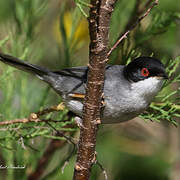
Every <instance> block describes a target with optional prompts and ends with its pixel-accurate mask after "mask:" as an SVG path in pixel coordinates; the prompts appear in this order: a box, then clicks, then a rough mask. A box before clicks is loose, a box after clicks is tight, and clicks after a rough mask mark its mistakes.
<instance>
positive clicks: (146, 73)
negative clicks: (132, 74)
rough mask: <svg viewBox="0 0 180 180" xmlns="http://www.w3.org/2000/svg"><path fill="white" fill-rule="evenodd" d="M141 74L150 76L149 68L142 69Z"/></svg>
mask: <svg viewBox="0 0 180 180" xmlns="http://www.w3.org/2000/svg"><path fill="white" fill-rule="evenodd" d="M141 75H142V76H144V77H147V76H149V71H148V69H147V68H142V70H141Z"/></svg>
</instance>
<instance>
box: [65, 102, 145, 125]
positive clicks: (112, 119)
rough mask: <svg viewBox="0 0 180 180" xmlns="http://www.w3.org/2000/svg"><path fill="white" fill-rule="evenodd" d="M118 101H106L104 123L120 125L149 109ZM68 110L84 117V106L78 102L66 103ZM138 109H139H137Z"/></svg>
mask: <svg viewBox="0 0 180 180" xmlns="http://www.w3.org/2000/svg"><path fill="white" fill-rule="evenodd" d="M120 102H121V103H119V102H118V101H111V100H105V107H104V109H103V111H102V123H103V124H111V123H120V122H124V121H128V120H131V119H133V118H135V117H136V116H138V115H139V114H140V113H141V112H143V111H144V110H145V109H146V108H147V106H148V105H147V104H143V102H141V104H140V102H134V103H132V102H127V101H126V100H124V101H123V99H121V101H120ZM66 106H67V108H68V109H69V110H70V111H72V112H74V113H75V114H77V115H78V116H80V117H82V111H83V104H82V102H80V101H77V100H70V101H67V102H66ZM137 107H138V108H137Z"/></svg>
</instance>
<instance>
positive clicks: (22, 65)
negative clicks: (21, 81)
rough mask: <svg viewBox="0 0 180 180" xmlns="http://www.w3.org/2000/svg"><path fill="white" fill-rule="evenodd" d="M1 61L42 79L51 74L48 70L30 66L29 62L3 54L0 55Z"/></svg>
mask: <svg viewBox="0 0 180 180" xmlns="http://www.w3.org/2000/svg"><path fill="white" fill-rule="evenodd" d="M0 61H2V62H3V63H6V64H8V65H11V66H13V67H16V68H18V69H20V70H23V71H26V72H30V73H33V74H35V75H38V76H40V77H42V76H43V75H47V74H48V73H49V72H50V71H49V70H48V69H46V68H43V67H40V66H37V65H33V64H30V63H28V62H25V61H22V60H20V59H18V58H15V57H12V56H10V55H7V54H3V53H0Z"/></svg>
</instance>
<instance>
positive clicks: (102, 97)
mask: <svg viewBox="0 0 180 180" xmlns="http://www.w3.org/2000/svg"><path fill="white" fill-rule="evenodd" d="M101 99H102V100H101V108H104V107H105V105H106V102H105V100H104V99H105V96H104V93H102V95H101Z"/></svg>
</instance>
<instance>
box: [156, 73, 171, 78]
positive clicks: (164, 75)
mask: <svg viewBox="0 0 180 180" xmlns="http://www.w3.org/2000/svg"><path fill="white" fill-rule="evenodd" d="M158 76H159V77H162V78H164V79H169V77H168V75H167V73H166V72H164V73H160V74H158Z"/></svg>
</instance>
